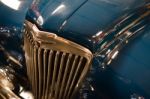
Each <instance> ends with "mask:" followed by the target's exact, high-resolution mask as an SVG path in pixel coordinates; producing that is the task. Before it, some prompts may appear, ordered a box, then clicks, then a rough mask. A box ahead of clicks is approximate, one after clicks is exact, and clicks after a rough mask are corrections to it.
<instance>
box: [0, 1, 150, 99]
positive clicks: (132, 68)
mask: <svg viewBox="0 0 150 99" xmlns="http://www.w3.org/2000/svg"><path fill="white" fill-rule="evenodd" d="M22 2H23V1H22ZM24 2H26V3H24V4H25V5H24V4H23V5H22V7H21V9H19V10H17V11H16V10H13V9H10V8H9V7H7V6H5V5H4V4H2V3H1V2H0V12H5V13H0V26H6V27H10V28H12V26H17V27H18V26H19V27H22V26H23V21H24V17H25V14H26V11H27V9H28V7H27V6H28V5H29V4H30V3H29V2H28V1H24ZM144 3H145V2H143V0H64V1H62V0H41V1H40V3H38V2H37V4H35V6H33V5H32V9H31V8H30V10H29V11H28V14H27V19H28V20H31V21H34V22H35V21H37V20H38V18H39V16H42V18H43V20H41V19H39V23H38V22H37V24H38V25H39V28H40V29H41V30H45V31H50V32H54V33H56V34H58V35H60V36H62V37H64V38H67V39H70V40H72V41H75V42H77V43H79V44H81V45H83V46H85V47H87V48H89V49H91V51H93V52H94V50H95V49H97V48H95V44H94V43H93V41H92V39H89V38H91V37H92V36H93V35H95V34H96V33H98V32H99V31H103V30H104V29H105V28H106V27H107V26H109V25H110V24H111V23H112V22H114V21H115V20H116V19H117V18H119V17H120V16H122V15H123V13H126V12H127V11H128V10H132V9H134V8H136V7H138V6H141V5H143V4H144ZM62 4H63V6H62ZM33 8H34V10H33ZM58 8H59V9H60V8H61V9H60V10H59V9H58ZM56 9H57V10H56ZM35 23H36V22H35ZM10 33H12V32H9V33H8V32H7V34H10ZM15 33H16V34H19V33H20V32H14V31H13V34H15ZM149 34H150V32H149V28H148V29H147V30H146V31H145V32H142V35H140V36H139V37H138V38H137V39H135V40H134V42H132V43H130V45H128V46H127V47H126V48H125V49H123V51H121V52H120V55H119V57H118V58H117V59H116V60H115V61H114V62H113V64H111V66H110V68H108V69H106V70H101V68H100V66H99V64H96V63H93V68H94V73H93V74H92V75H91V77H92V82H91V85H92V86H93V87H94V89H95V91H91V97H90V98H91V99H92V98H93V97H94V99H100V98H105V99H107V98H108V99H109V98H114V99H117V98H118V99H120V98H121V99H122V98H123V97H125V99H127V98H130V97H131V94H134V93H136V94H138V95H141V96H145V97H148V98H149V97H150V90H149V89H150V86H149V82H150V81H149V75H150V68H149V64H150V63H149V62H150V60H149V59H150V56H149V49H150V42H149V41H150V39H149V38H150V35H149ZM19 37H20V36H19ZM15 38H16V35H11V38H7V37H6V39H5V38H3V39H4V40H3V39H1V38H0V43H1V41H5V44H4V45H6V48H7V49H9V50H11V52H12V53H15V54H16V53H17V52H18V51H16V49H17V47H18V46H19V45H17V43H16V42H20V40H18V37H17V39H15ZM10 39H11V40H10ZM19 44H20V43H19ZM10 45H17V46H15V47H12V46H10ZM14 48H15V51H14ZM15 56H18V55H15Z"/></svg>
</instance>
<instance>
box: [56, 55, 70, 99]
mask: <svg viewBox="0 0 150 99" xmlns="http://www.w3.org/2000/svg"><path fill="white" fill-rule="evenodd" d="M71 58H72V54H69V55H68V60H67V63H66V67H65V74H64V76H63V80H62V86H61V88H60V95H59V98H58V99H61V97H62V94H63V90H64V88H65V86H64V85H65V82H66V78H67V71H68V68H69V64H70V60H71Z"/></svg>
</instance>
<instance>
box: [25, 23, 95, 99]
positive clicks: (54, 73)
mask: <svg viewBox="0 0 150 99" xmlns="http://www.w3.org/2000/svg"><path fill="white" fill-rule="evenodd" d="M33 26H34V25H33V24H32V23H30V22H26V26H25V35H24V49H25V57H26V64H27V74H28V78H29V81H30V83H31V87H32V90H33V94H34V97H35V99H70V98H71V97H72V96H73V94H74V93H75V91H76V90H77V89H78V88H79V87H78V85H77V84H80V83H81V82H82V80H83V78H84V77H85V75H86V73H87V71H88V69H89V68H90V63H91V60H92V53H91V52H90V51H89V50H88V49H86V48H84V47H82V46H80V45H77V44H75V43H73V42H71V41H68V40H65V39H63V38H61V37H57V36H56V35H54V34H52V33H47V32H43V31H39V30H38V29H37V28H35V27H33ZM84 60H86V61H84ZM79 86H80V85H79Z"/></svg>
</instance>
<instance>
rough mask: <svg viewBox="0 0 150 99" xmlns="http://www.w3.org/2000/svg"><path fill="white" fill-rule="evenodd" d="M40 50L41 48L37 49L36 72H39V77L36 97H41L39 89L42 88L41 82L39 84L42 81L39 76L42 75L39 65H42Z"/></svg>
mask: <svg viewBox="0 0 150 99" xmlns="http://www.w3.org/2000/svg"><path fill="white" fill-rule="evenodd" d="M41 50H42V49H41V48H39V49H38V74H39V76H38V77H39V86H38V89H39V90H38V91H39V92H38V95H39V96H38V97H41V90H42V88H41V87H42V84H41V83H42V78H41V77H42V73H41V72H42V70H41V66H42V63H41Z"/></svg>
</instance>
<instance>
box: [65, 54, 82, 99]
mask: <svg viewBox="0 0 150 99" xmlns="http://www.w3.org/2000/svg"><path fill="white" fill-rule="evenodd" d="M82 60H83V57H80V59H79V63H78V66H77V69H76V70H75V75H74V76H73V80H72V83H71V85H70V88H69V90H68V94H67V97H69V96H70V93H71V90H72V88H73V85H74V83H75V80H76V77H77V74H78V72H79V69H80V66H81V64H82Z"/></svg>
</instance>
